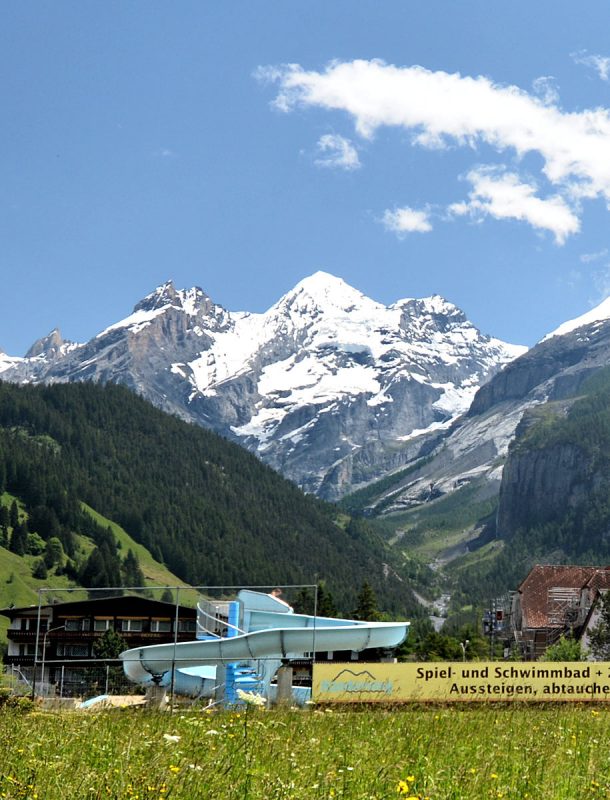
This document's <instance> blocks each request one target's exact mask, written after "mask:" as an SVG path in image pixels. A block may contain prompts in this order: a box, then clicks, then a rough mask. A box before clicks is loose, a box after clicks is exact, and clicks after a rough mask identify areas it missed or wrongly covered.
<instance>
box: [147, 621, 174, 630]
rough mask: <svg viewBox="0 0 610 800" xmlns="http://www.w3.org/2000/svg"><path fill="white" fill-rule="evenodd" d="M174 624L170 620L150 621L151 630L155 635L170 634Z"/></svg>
mask: <svg viewBox="0 0 610 800" xmlns="http://www.w3.org/2000/svg"><path fill="white" fill-rule="evenodd" d="M171 629H172V623H171V620H169V619H153V620H151V621H150V630H151V631H152V632H153V633H169V632H170V631H171Z"/></svg>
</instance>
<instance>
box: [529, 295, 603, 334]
mask: <svg viewBox="0 0 610 800" xmlns="http://www.w3.org/2000/svg"><path fill="white" fill-rule="evenodd" d="M608 319H610V297H606V299H605V300H604V301H603V302H601V303H600V304H599V305H598V306H595V308H592V309H591V310H590V311H587V312H586V313H585V314H582V315H581V316H580V317H576V319H571V320H568V321H567V322H564V323H563V324H562V325H560V326H559V327H558V328H556V329H555V330H554V331H552V332H551V333H547V335H546V336H545V337H544V338H543V339H541V341H543V342H546V341H547V340H548V339H552V338H553V336H564V335H565V334H566V333H571V332H572V331H575V330H578V328H582V327H583V326H585V325H590V324H591V323H593V322H599V323H602V322H605V321H606V320H608Z"/></svg>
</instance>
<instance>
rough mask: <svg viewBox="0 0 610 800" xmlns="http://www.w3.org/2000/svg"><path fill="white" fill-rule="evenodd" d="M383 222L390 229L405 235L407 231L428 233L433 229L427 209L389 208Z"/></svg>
mask: <svg viewBox="0 0 610 800" xmlns="http://www.w3.org/2000/svg"><path fill="white" fill-rule="evenodd" d="M382 222H383V224H384V226H385V228H386V230H388V231H392V232H393V233H397V234H398V235H404V234H405V233H428V232H429V231H431V230H432V224H431V223H430V219H429V215H428V212H427V211H418V210H417V209H414V208H408V207H407V206H405V207H404V208H395V209H394V210H393V211H390V210H389V209H387V210H386V212H385V213H384V215H383V219H382Z"/></svg>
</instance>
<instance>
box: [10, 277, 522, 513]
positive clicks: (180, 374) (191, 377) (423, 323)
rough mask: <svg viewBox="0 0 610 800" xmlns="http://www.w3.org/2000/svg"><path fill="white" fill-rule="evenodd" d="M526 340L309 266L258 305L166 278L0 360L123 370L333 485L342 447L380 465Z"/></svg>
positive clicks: (308, 481) (435, 300) (52, 368)
mask: <svg viewBox="0 0 610 800" xmlns="http://www.w3.org/2000/svg"><path fill="white" fill-rule="evenodd" d="M524 350H525V348H520V347H517V346H514V345H507V344H505V343H504V342H500V341H499V340H496V339H492V338H490V337H488V336H484V335H483V334H481V333H480V332H479V331H478V330H477V329H476V328H475V327H474V326H473V325H472V323H470V322H469V321H468V320H467V319H466V317H465V316H464V314H463V312H461V311H460V310H459V309H458V308H456V307H455V306H454V305H452V304H451V303H449V302H448V301H446V300H444V299H443V298H441V297H439V296H438V295H435V296H433V297H428V298H423V299H403V300H400V301H398V302H397V303H394V304H393V305H391V306H384V305H382V304H380V303H378V302H376V301H374V300H372V299H370V298H368V297H366V296H365V295H363V294H362V293H361V292H359V291H357V290H356V289H354V288H352V287H351V286H349V285H348V284H346V283H345V282H344V281H343V280H341V279H340V278H336V277H334V276H332V275H329V274H328V273H325V272H317V273H315V274H314V275H312V276H310V277H308V278H305V279H304V280H303V281H301V282H300V283H299V284H298V285H297V286H295V287H294V289H292V290H291V291H290V292H288V293H287V294H286V295H284V296H283V297H282V298H280V300H279V301H278V302H277V303H275V304H274V305H273V306H272V307H271V308H270V309H269V310H268V311H266V312H265V313H262V314H251V313H248V312H229V311H226V310H225V309H224V308H222V307H221V306H218V305H215V304H214V303H213V302H212V301H211V300H210V298H209V297H207V295H206V294H205V293H204V292H203V291H202V290H201V289H199V288H192V289H187V290H177V289H176V288H175V287H174V285H173V283H172V282H171V281H168V282H167V283H165V284H163V285H162V286H160V287H158V288H157V289H156V290H155V291H154V292H152V293H151V294H149V295H147V297H145V298H144V299H143V300H142V301H141V302H140V303H138V304H137V305H136V307H135V308H134V311H133V313H132V314H131V315H129V316H127V317H126V318H125V319H123V320H121V321H119V322H117V323H114V324H112V325H110V326H108V327H107V328H105V329H104V330H103V331H102V332H101V333H99V334H98V335H97V336H96V337H94V339H92V340H91V341H90V342H88V343H86V344H84V345H78V346H77V345H66V344H65V343H63V340H61V336H60V335H59V332H58V331H56V332H52V334H50V335H49V336H48V337H46V338H45V339H44V340H40V342H38V343H37V344H36V346H35V347H34V348H33V350H32V351H31V353H30V354H29V356H30V357H29V358H26V359H22V360H19V361H18V363H17V360H15V363H11V362H10V361H8V360H7V359H8V357H4V356H0V370H4V371H3V377H6V378H7V379H9V380H16V381H19V382H23V381H58V380H63V381H66V380H97V381H116V382H121V383H125V384H127V385H128V386H130V387H131V388H133V389H134V390H135V391H137V392H139V393H140V394H142V395H143V396H145V397H146V398H147V399H149V400H150V401H151V402H153V403H155V404H156V405H158V406H160V407H161V408H163V409H165V410H167V411H170V412H172V413H175V414H179V415H180V416H182V417H184V418H186V419H189V420H191V421H194V422H197V423H199V424H202V425H205V426H206V427H210V428H212V429H214V430H217V431H219V432H220V433H222V434H223V435H225V436H230V437H231V438H234V439H236V440H238V441H240V442H241V443H242V444H244V445H245V446H246V447H248V448H249V449H251V450H253V451H255V452H257V453H258V454H259V455H260V457H261V458H262V459H263V460H265V461H266V462H267V463H269V464H270V465H271V466H273V467H274V468H276V469H278V470H279V471H281V472H282V473H283V474H285V475H286V476H288V477H290V478H292V479H293V480H295V481H296V482H297V483H299V484H300V485H301V486H303V487H304V488H305V489H307V490H308V491H322V492H323V493H324V494H325V495H326V496H328V497H335V496H338V495H339V494H340V493H342V492H343V491H345V490H346V489H349V488H350V486H351V484H352V482H354V479H355V477H356V480H357V476H354V475H353V474H352V473H351V467H350V463H351V459H352V457H353V455H354V453H357V452H358V451H359V450H361V449H362V448H363V447H365V446H367V445H369V444H371V443H374V444H375V446H376V448H377V456H376V458H378V460H379V470H381V471H382V470H383V469H384V468H385V466H384V459H386V458H390V459H392V458H394V457H395V451H396V449H397V448H400V447H401V446H402V445H403V443H404V442H408V440H409V438H410V437H411V436H413V435H414V434H415V432H417V433H420V432H422V431H424V432H425V431H433V430H435V429H437V428H442V427H446V426H447V425H449V424H450V423H451V422H452V421H453V420H454V419H455V418H456V417H457V416H458V415H460V414H462V413H464V412H465V411H466V410H467V409H468V407H469V405H470V402H471V400H472V398H473V396H474V394H475V392H476V391H477V389H478V388H479V386H480V385H481V384H482V383H484V382H485V381H486V380H487V379H488V378H489V377H491V376H492V375H493V374H494V373H496V372H497V371H498V370H499V369H500V368H501V367H502V366H503V365H504V364H506V363H508V362H509V361H511V360H512V359H514V358H515V357H516V356H517V355H519V354H520V353H521V352H523V351H524ZM331 473H332V477H330V476H331ZM322 487H324V488H322Z"/></svg>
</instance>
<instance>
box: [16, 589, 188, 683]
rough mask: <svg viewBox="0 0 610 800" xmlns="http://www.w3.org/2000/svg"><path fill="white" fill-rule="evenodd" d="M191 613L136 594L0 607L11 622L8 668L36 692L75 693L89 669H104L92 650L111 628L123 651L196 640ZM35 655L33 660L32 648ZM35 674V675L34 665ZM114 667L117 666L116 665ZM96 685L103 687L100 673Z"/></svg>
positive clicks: (84, 681)
mask: <svg viewBox="0 0 610 800" xmlns="http://www.w3.org/2000/svg"><path fill="white" fill-rule="evenodd" d="M196 613H197V612H196V610H195V609H194V608H187V607H185V606H178V630H177V632H176V630H175V624H176V606H175V604H173V603H164V602H162V601H158V600H150V599H147V598H144V597H137V596H135V595H133V596H130V595H122V596H116V597H104V598H97V599H93V600H82V601H74V602H67V603H54V604H50V605H44V606H41V607H40V609H39V607H38V606H37V605H36V606H26V607H23V608H3V609H0V614H1V615H2V616H5V617H8V618H9V620H10V623H9V627H8V630H7V639H8V652H7V655H6V656H5V658H4V663H5V666H6V668H7V670H9V671H11V672H13V673H14V674H15V675H17V676H19V677H20V678H22V679H23V680H26V681H28V683H30V685H32V684H33V683H36V684H37V687H36V688H37V691H38V693H40V694H47V693H49V691H51V687H52V691H60V692H61V694H62V695H70V694H80V693H81V692H80V688H81V687H83V686H85V684H87V683H88V682H89V683H90V678H91V674H92V668H93V667H95V668H96V669H98V671H99V669H100V667H104V662H100V661H99V660H97V661H95V653H94V650H93V646H94V644H95V642H96V641H98V640H99V639H100V638H101V637H102V636H103V635H104V634H105V632H106V631H108V630H114V631H116V632H117V633H119V634H120V635H121V637H122V638H123V639H124V641H125V644H126V647H128V648H131V647H142V646H144V645H149V644H163V643H166V642H173V641H178V642H185V641H192V640H193V639H195V638H196V631H197V622H196ZM37 643H38V655H37V658H36V659H35V658H34V656H35V654H36V644H37ZM35 665H36V672H35V673H34V666H35ZM115 666H116V664H115ZM100 685H102V688H103V674H102V676H101V680H100Z"/></svg>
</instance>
